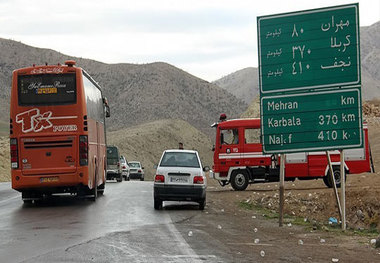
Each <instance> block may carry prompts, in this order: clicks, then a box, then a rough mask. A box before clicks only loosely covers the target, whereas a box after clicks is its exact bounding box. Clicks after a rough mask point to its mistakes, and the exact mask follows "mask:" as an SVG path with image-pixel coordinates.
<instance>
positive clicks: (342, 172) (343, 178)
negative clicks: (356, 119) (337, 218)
mask: <svg viewBox="0 0 380 263" xmlns="http://www.w3.org/2000/svg"><path fill="white" fill-rule="evenodd" d="M340 184H341V188H342V189H341V191H342V194H341V196H342V230H343V231H346V175H345V169H344V151H343V150H341V151H340Z"/></svg>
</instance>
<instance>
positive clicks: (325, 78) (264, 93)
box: [257, 4, 363, 230]
mask: <svg viewBox="0 0 380 263" xmlns="http://www.w3.org/2000/svg"><path fill="white" fill-rule="evenodd" d="M358 14H359V4H350V5H342V6H334V7H327V8H320V9H313V10H305V11H299V12H292V13H284V14H276V15H269V16H262V17H258V18H257V32H258V48H259V54H258V57H259V87H260V111H261V114H260V115H261V136H262V143H263V152H264V153H276V154H278V153H281V166H280V169H281V171H283V169H284V168H285V167H284V165H283V162H284V160H283V159H284V154H285V153H293V152H306V151H321V150H323V151H328V150H334V149H340V150H341V182H342V229H343V230H345V228H346V221H345V184H344V180H345V178H344V176H345V175H344V153H343V149H348V148H358V147H362V146H363V130H362V112H361V91H360V85H361V72H360V38H359V15H358ZM330 170H331V167H330ZM282 176H283V174H282V175H281V178H282ZM282 179H283V178H282ZM283 194H284V188H283V185H282V184H280V203H281V196H282V195H283ZM338 205H339V204H338ZM282 212H283V205H281V204H280V218H279V225H280V226H282Z"/></svg>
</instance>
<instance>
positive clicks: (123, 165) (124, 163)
mask: <svg viewBox="0 0 380 263" xmlns="http://www.w3.org/2000/svg"><path fill="white" fill-rule="evenodd" d="M120 166H121V174H122V176H123V178H124V180H125V181H129V165H128V161H127V159H125V157H124V156H123V155H121V156H120Z"/></svg>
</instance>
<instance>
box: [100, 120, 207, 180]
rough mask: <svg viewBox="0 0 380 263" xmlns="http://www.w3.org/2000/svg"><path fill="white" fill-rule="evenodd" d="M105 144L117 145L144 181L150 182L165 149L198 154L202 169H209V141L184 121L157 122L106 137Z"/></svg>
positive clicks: (115, 132)
mask: <svg viewBox="0 0 380 263" xmlns="http://www.w3.org/2000/svg"><path fill="white" fill-rule="evenodd" d="M107 136H108V142H107V143H108V144H109V145H117V146H118V147H119V149H120V151H121V154H123V155H124V156H125V157H126V159H127V160H128V161H140V162H141V163H142V164H143V166H144V168H145V169H144V171H145V178H146V179H147V180H152V179H153V177H154V173H155V169H153V165H154V164H158V162H159V160H160V158H161V154H162V152H163V151H164V150H166V149H178V142H182V143H183V144H184V148H185V149H189V150H197V151H198V152H199V155H200V157H201V161H202V165H203V166H206V165H208V166H210V167H211V165H212V156H213V152H212V151H211V148H212V143H211V141H210V139H209V137H208V136H207V135H206V134H204V133H202V132H200V131H199V130H198V129H196V128H195V127H194V126H192V125H190V124H189V123H188V122H185V121H183V120H158V121H154V122H150V123H145V124H141V125H137V126H134V127H131V128H127V129H122V130H118V131H114V132H110V133H108V135H107Z"/></svg>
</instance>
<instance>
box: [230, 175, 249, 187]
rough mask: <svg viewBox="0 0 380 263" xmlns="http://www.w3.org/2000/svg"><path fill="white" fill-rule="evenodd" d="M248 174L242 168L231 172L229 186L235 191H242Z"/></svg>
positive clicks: (246, 184)
mask: <svg viewBox="0 0 380 263" xmlns="http://www.w3.org/2000/svg"><path fill="white" fill-rule="evenodd" d="M248 183H249V181H248V175H247V172H246V171H244V170H238V171H235V172H233V174H232V176H231V186H232V188H233V189H235V190H236V191H244V190H245V189H246V188H247V186H248Z"/></svg>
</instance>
